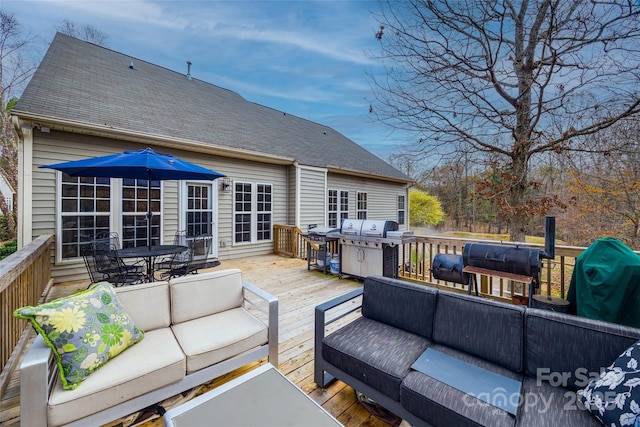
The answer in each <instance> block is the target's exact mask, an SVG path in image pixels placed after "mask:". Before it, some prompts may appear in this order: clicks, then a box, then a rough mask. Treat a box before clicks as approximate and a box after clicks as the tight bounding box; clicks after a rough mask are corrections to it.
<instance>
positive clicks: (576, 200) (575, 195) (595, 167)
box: [564, 119, 640, 249]
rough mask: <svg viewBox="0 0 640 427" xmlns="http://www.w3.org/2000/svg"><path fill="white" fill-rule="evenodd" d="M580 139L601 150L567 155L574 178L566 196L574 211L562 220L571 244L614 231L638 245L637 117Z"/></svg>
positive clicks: (639, 151) (639, 164)
mask: <svg viewBox="0 0 640 427" xmlns="http://www.w3.org/2000/svg"><path fill="white" fill-rule="evenodd" d="M583 143H584V144H585V145H588V146H589V148H590V149H592V150H594V149H598V148H599V149H600V151H599V152H595V153H594V152H590V153H580V154H576V155H573V156H568V160H567V164H568V165H569V168H568V169H569V171H570V172H571V176H572V178H573V179H572V180H571V181H570V182H569V185H568V187H567V190H568V191H567V194H566V196H568V197H571V200H570V202H571V212H572V214H573V215H572V216H571V217H570V218H567V219H566V220H565V221H564V222H565V223H566V226H567V228H568V229H571V230H572V238H573V239H575V240H574V241H573V242H571V243H572V244H579V245H585V246H586V245H589V244H591V243H592V242H593V241H594V240H596V239H598V238H600V237H603V236H613V237H616V238H619V239H621V240H624V241H625V243H627V244H628V245H629V246H631V247H632V248H636V249H637V248H639V247H640V121H639V120H634V119H627V120H621V121H619V122H618V123H616V124H615V125H614V126H612V127H611V128H609V129H607V130H606V131H603V132H600V133H599V134H598V135H595V136H594V137H591V138H588V139H586V138H585V140H584V141H583ZM612 143H613V144H612ZM612 145H613V146H614V147H615V149H612V148H611V147H612Z"/></svg>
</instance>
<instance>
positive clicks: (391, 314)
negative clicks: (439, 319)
mask: <svg viewBox="0 0 640 427" xmlns="http://www.w3.org/2000/svg"><path fill="white" fill-rule="evenodd" d="M437 292H438V291H437V289H435V288H431V287H427V286H424V285H416V284H414V283H409V282H403V281H400V280H396V279H391V278H388V277H382V276H369V277H367V278H366V279H365V280H364V292H363V297H362V315H363V316H365V317H368V318H370V319H373V320H377V321H379V322H382V323H385V324H387V325H390V326H393V327H396V328H398V329H402V330H404V331H407V332H412V333H414V334H417V335H420V336H421V337H424V338H427V339H431V334H432V329H433V311H434V308H435V303H436V294H437Z"/></svg>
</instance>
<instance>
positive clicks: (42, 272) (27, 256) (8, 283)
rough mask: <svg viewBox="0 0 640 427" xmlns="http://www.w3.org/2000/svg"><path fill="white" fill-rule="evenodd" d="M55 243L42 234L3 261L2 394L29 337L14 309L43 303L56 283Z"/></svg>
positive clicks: (0, 272) (0, 301)
mask: <svg viewBox="0 0 640 427" xmlns="http://www.w3.org/2000/svg"><path fill="white" fill-rule="evenodd" d="M52 244H53V236H51V235H47V236H40V237H38V238H37V239H35V240H33V241H32V242H30V243H28V244H26V245H25V246H24V247H23V248H21V249H19V250H18V251H17V252H15V253H13V254H11V255H10V256H8V257H7V258H5V259H4V260H3V261H1V262H0V307H2V312H1V313H0V316H1V317H0V364H1V366H0V368H1V369H0V372H1V373H0V395H2V394H3V393H4V391H5V389H6V387H7V385H8V382H9V378H10V376H11V372H12V371H13V369H14V368H15V365H16V362H17V359H18V357H19V355H20V354H21V353H22V350H23V348H24V345H25V344H26V342H27V340H28V337H29V329H27V328H25V326H26V323H25V321H24V320H20V319H16V318H15V317H13V311H14V310H15V309H17V308H20V307H23V306H25V305H36V304H38V303H39V302H41V301H42V300H43V296H44V295H46V292H47V291H48V289H49V288H50V287H51V285H52V284H53V280H52V278H51V245H52Z"/></svg>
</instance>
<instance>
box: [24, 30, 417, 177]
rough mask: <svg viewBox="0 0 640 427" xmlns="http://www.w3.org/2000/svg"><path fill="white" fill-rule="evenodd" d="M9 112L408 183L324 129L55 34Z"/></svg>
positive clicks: (321, 126)
mask: <svg viewBox="0 0 640 427" xmlns="http://www.w3.org/2000/svg"><path fill="white" fill-rule="evenodd" d="M130 64H133V69H132V68H130ZM13 113H14V115H16V116H26V115H28V114H34V115H39V116H44V117H50V118H56V119H58V120H65V121H69V122H73V123H80V124H85V125H92V126H100V127H104V128H108V129H114V130H118V131H120V132H123V131H124V132H130V133H135V134H144V135H154V136H161V137H165V138H179V139H180V140H183V141H184V140H186V141H194V142H197V143H200V144H202V143H204V144H209V145H214V146H224V147H228V148H232V149H239V150H245V151H250V152H254V153H260V154H265V155H271V156H282V157H287V158H294V159H295V160H296V161H297V162H299V163H300V164H303V165H309V166H317V167H325V168H336V169H345V170H349V171H356V172H362V173H366V174H371V175H376V176H380V177H387V178H391V179H395V180H402V181H410V179H409V178H408V177H407V176H406V175H405V174H403V173H401V172H399V171H398V170H397V169H395V168H393V167H392V166H391V165H389V164H388V163H386V162H384V161H383V160H381V159H380V158H378V157H376V156H375V155H373V154H372V153H370V152H369V151H367V150H365V149H364V148H362V147H361V146H359V145H358V144H356V143H355V142H353V141H352V140H350V139H348V138H346V137H345V136H344V135H342V134H340V133H339V132H337V131H335V130H334V129H332V128H330V127H327V126H324V125H321V124H318V123H314V122H311V121H309V120H305V119H302V118H299V117H296V116H293V115H290V114H286V113H283V112H280V111H277V110H274V109H272V108H269V107H265V106H262V105H259V104H256V103H253V102H249V101H247V100H245V99H244V98H243V97H241V96H240V95H239V94H237V93H235V92H233V91H230V90H227V89H224V88H221V87H218V86H215V85H212V84H210V83H207V82H203V81H201V80H198V79H195V78H194V79H188V78H186V76H185V75H184V74H180V73H177V72H175V71H171V70H168V69H166V68H163V67H160V66H157V65H154V64H151V63H148V62H145V61H142V60H139V59H137V58H133V57H130V56H128V55H125V54H122V53H119V52H115V51H113V50H110V49H106V48H104V47H100V46H97V45H94V44H92V43H88V42H84V41H81V40H79V39H76V38H73V37H70V36H66V35H63V34H61V33H58V34H57V35H56V37H55V38H54V40H53V42H52V43H51V45H50V47H49V50H48V51H47V54H46V55H45V57H44V58H43V60H42V62H41V64H40V66H39V67H38V70H37V71H36V73H35V74H34V76H33V78H32V79H31V81H30V83H29V85H28V86H27V88H26V89H25V91H24V93H23V95H22V97H21V98H20V100H19V101H18V103H17V104H16V106H15V108H14V110H13ZM185 149H187V147H185Z"/></svg>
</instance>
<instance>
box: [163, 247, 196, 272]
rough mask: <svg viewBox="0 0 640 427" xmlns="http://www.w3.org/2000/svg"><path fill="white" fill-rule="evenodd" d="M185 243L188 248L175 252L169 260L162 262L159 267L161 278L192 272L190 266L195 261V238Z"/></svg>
mask: <svg viewBox="0 0 640 427" xmlns="http://www.w3.org/2000/svg"><path fill="white" fill-rule="evenodd" d="M185 244H186V247H187V249H186V250H184V251H182V252H179V253H177V254H174V255H173V256H172V257H171V259H170V260H169V261H165V262H163V263H161V265H160V267H159V269H160V270H161V272H160V278H162V279H171V278H172V277H180V276H184V275H186V274H189V273H191V272H192V271H191V269H190V267H191V262H192V261H193V246H194V240H190V241H188V242H186V243H185ZM156 267H157V264H156ZM162 270H164V271H162Z"/></svg>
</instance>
